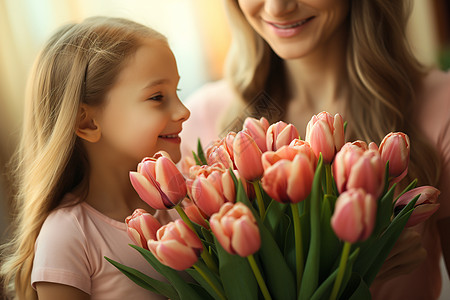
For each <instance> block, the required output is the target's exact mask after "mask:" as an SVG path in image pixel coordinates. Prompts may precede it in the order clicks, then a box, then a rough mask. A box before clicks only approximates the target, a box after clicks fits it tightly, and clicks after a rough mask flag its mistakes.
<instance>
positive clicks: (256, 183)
mask: <svg viewBox="0 0 450 300" xmlns="http://www.w3.org/2000/svg"><path fill="white" fill-rule="evenodd" d="M252 184H253V188H254V189H255V193H256V201H258V208H259V216H260V217H261V221H264V217H265V216H266V208H265V207H264V201H263V198H262V194H261V187H260V186H259V181H252Z"/></svg>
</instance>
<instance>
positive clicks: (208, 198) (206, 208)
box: [191, 177, 224, 216]
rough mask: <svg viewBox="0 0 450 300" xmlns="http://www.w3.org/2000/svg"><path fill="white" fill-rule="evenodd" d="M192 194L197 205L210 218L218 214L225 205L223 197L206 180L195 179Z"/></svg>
mask: <svg viewBox="0 0 450 300" xmlns="http://www.w3.org/2000/svg"><path fill="white" fill-rule="evenodd" d="M191 193H192V197H193V200H194V202H195V204H196V205H197V206H198V207H199V208H200V209H201V210H202V211H203V212H204V213H205V214H206V215H208V216H211V215H212V214H214V213H216V212H218V211H219V209H220V207H221V206H222V204H223V203H224V200H223V198H222V195H220V194H219V192H217V190H216V189H215V188H214V186H213V185H212V184H211V183H209V182H208V180H206V178H202V177H198V178H197V179H195V180H194V182H193V184H192V191H191Z"/></svg>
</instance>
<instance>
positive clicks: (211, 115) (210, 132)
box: [180, 81, 233, 157]
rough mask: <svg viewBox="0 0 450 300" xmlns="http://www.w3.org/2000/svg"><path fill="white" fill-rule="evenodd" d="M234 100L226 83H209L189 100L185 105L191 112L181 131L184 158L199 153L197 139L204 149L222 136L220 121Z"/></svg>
mask: <svg viewBox="0 0 450 300" xmlns="http://www.w3.org/2000/svg"><path fill="white" fill-rule="evenodd" d="M232 99H233V92H232V90H231V88H230V86H229V85H228V84H227V83H226V82H225V81H217V82H213V83H207V84H206V85H205V86H203V87H202V88H201V89H199V90H198V91H197V92H195V93H194V94H193V95H191V96H190V97H189V98H188V99H186V102H185V105H186V106H187V107H188V108H189V110H190V111H191V116H190V118H189V119H188V120H187V121H186V122H184V123H183V131H181V134H180V136H181V153H182V155H183V156H184V157H186V156H188V155H190V156H192V151H193V150H194V151H195V152H197V139H198V138H200V141H201V143H202V146H203V148H206V147H207V146H208V145H210V144H211V142H212V141H214V140H215V139H217V138H218V137H219V136H221V135H222V131H221V129H220V127H219V121H220V118H221V117H222V114H223V113H225V112H226V111H227V109H228V107H229V106H230V104H231V100H232Z"/></svg>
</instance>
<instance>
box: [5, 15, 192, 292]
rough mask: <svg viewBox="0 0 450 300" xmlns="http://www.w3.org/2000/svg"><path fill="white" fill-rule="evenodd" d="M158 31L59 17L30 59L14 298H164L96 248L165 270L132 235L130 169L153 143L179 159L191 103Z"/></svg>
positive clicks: (8, 266) (9, 279)
mask: <svg viewBox="0 0 450 300" xmlns="http://www.w3.org/2000/svg"><path fill="white" fill-rule="evenodd" d="M178 81H179V75H178V71H177V65H176V62H175V58H174V55H173V54H172V52H171V50H170V48H169V46H168V43H167V41H166V39H165V37H164V36H162V35H161V34H160V33H158V32H156V31H154V30H152V29H149V28H147V27H145V26H143V25H140V24H137V23H134V22H132V21H128V20H124V19H119V18H104V17H94V18H89V19H86V20H85V21H83V22H81V23H79V24H70V25H66V26H64V27H62V28H61V29H60V30H59V31H58V32H57V33H56V34H54V35H53V36H52V37H51V38H50V40H49V41H48V43H47V45H46V46H45V47H44V49H43V51H42V53H41V54H40V56H39V58H38V59H37V61H36V64H35V66H34V70H33V74H32V77H31V80H30V87H29V93H28V94H27V97H26V104H25V107H26V109H25V122H24V127H23V137H22V140H21V144H20V148H19V151H18V153H17V168H16V170H15V173H14V175H15V177H16V178H17V182H18V183H17V189H18V193H17V203H18V218H17V229H16V232H15V234H14V237H13V239H12V241H11V242H10V243H9V244H8V245H5V246H4V249H5V250H9V251H10V255H9V256H6V258H5V259H4V262H3V265H2V275H3V276H4V278H5V284H6V285H8V286H9V287H11V286H12V287H13V288H14V289H15V293H16V296H17V297H18V298H19V299H27V300H28V299H35V298H36V297H38V298H39V299H66V300H68V299H160V298H159V297H158V296H157V295H155V294H153V293H151V292H149V291H147V290H144V289H142V288H141V287H139V286H137V285H136V284H135V283H133V282H132V281H131V280H129V279H128V278H126V277H125V276H124V275H123V274H121V273H120V272H119V271H118V270H117V269H115V267H113V266H112V265H111V264H110V263H109V262H107V261H106V260H105V259H104V256H107V257H109V258H112V259H114V260H116V261H120V262H121V263H123V264H125V265H127V266H130V267H134V268H137V269H139V270H141V271H142V272H144V273H147V274H148V275H150V276H151V277H154V278H158V279H161V277H160V275H159V274H157V273H156V272H155V271H154V270H149V265H148V264H147V263H146V262H145V261H144V260H143V258H142V257H140V255H139V254H138V253H136V251H135V250H134V249H132V248H131V247H129V246H128V244H129V243H130V240H129V238H128V236H127V233H126V225H125V223H124V220H125V218H126V217H127V216H128V215H130V214H131V213H132V212H133V211H134V209H135V208H138V207H140V208H144V209H146V210H147V211H149V212H153V213H154V214H155V215H156V216H157V217H158V218H159V219H160V221H161V222H162V223H164V222H166V221H167V220H168V218H170V216H169V215H167V213H166V212H162V211H158V212H155V211H154V210H152V209H151V208H150V207H148V206H146V204H145V203H144V202H143V201H141V200H140V198H139V197H138V195H137V194H136V192H135V191H134V189H133V187H132V186H131V183H130V180H129V177H128V176H129V175H128V173H129V171H130V170H134V169H135V168H136V166H137V164H138V163H139V162H140V161H141V159H142V158H143V157H145V156H152V155H153V154H154V153H155V152H157V151H159V150H164V151H166V152H168V153H169V154H170V155H171V157H172V159H173V160H174V161H175V162H177V161H178V160H179V159H180V151H179V144H180V138H179V136H178V134H179V133H180V132H181V129H182V124H183V122H184V121H185V120H186V119H187V118H188V117H189V111H188V110H187V109H186V108H185V107H184V106H183V104H182V103H181V102H180V99H179V98H178V96H177V85H178Z"/></svg>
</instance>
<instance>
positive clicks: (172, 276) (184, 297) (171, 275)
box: [130, 245, 200, 300]
mask: <svg viewBox="0 0 450 300" xmlns="http://www.w3.org/2000/svg"><path fill="white" fill-rule="evenodd" d="M130 246H131V247H133V248H134V249H136V250H137V251H139V253H141V255H142V256H143V257H144V258H145V259H146V260H147V261H148V262H149V263H150V264H151V265H152V266H153V268H155V270H156V271H157V272H159V273H160V274H161V275H163V276H164V277H166V278H167V280H169V282H170V283H171V284H172V286H173V287H174V288H175V290H176V291H177V292H178V295H180V299H181V300H190V299H200V298H199V295H198V294H197V292H196V291H195V290H194V289H192V287H190V286H189V284H188V283H187V282H185V281H184V279H183V278H182V277H181V276H180V275H179V274H178V272H177V271H176V270H174V269H172V268H170V267H168V266H165V265H163V264H162V263H160V262H159V260H158V259H157V258H156V257H155V256H153V254H152V253H151V252H150V251H148V250H147V249H144V248H141V247H139V246H136V245H130Z"/></svg>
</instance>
